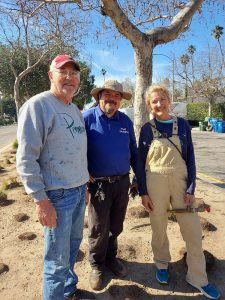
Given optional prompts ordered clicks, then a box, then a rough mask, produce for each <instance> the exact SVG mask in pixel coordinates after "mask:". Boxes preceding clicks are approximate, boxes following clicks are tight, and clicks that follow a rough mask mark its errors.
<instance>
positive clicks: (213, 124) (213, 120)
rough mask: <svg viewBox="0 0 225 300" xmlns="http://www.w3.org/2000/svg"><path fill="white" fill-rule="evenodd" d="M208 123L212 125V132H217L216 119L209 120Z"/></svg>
mask: <svg viewBox="0 0 225 300" xmlns="http://www.w3.org/2000/svg"><path fill="white" fill-rule="evenodd" d="M209 123H210V124H212V127H213V132H217V123H218V119H217V118H209Z"/></svg>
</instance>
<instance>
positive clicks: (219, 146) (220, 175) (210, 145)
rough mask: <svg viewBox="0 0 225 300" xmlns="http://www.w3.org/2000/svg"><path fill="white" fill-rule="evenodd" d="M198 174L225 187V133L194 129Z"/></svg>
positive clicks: (205, 179)
mask: <svg viewBox="0 0 225 300" xmlns="http://www.w3.org/2000/svg"><path fill="white" fill-rule="evenodd" d="M192 138H193V142H194V148H195V158H196V166H197V173H198V174H197V175H198V177H199V178H201V179H203V180H204V181H206V182H210V183H213V184H215V185H217V186H220V187H223V188H225V133H214V132H206V131H197V130H196V129H195V130H192Z"/></svg>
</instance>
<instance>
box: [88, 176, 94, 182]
mask: <svg viewBox="0 0 225 300" xmlns="http://www.w3.org/2000/svg"><path fill="white" fill-rule="evenodd" d="M89 181H90V182H92V183H93V182H95V178H94V177H93V176H91V175H89Z"/></svg>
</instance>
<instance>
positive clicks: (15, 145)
mask: <svg viewBox="0 0 225 300" xmlns="http://www.w3.org/2000/svg"><path fill="white" fill-rule="evenodd" d="M12 148H13V149H17V148H18V141H17V140H15V141H14V142H13V143H12Z"/></svg>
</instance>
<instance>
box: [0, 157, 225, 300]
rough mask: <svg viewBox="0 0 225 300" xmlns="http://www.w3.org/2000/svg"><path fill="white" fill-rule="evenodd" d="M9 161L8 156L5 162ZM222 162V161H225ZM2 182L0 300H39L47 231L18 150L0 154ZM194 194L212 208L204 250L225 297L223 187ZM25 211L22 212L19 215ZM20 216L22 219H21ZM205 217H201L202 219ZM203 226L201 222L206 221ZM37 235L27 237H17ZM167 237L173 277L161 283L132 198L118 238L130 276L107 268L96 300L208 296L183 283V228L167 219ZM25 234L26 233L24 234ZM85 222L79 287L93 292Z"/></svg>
mask: <svg viewBox="0 0 225 300" xmlns="http://www.w3.org/2000/svg"><path fill="white" fill-rule="evenodd" d="M7 159H8V160H7ZM223 163H224V162H223ZM0 166H1V167H2V168H0V186H2V185H5V186H6V184H7V183H9V181H10V182H11V185H9V187H8V189H7V190H6V191H7V196H8V197H7V200H5V201H0V240H1V243H0V273H1V274H0V300H41V293H42V267H43V256H42V254H43V234H42V227H41V226H40V224H39V223H38V221H37V217H36V214H35V207H34V203H33V201H32V200H31V199H30V198H29V197H28V196H27V195H26V193H25V192H24V189H23V187H22V185H21V184H19V185H18V183H17V182H19V178H18V177H17V173H16V170H15V153H13V151H7V152H6V153H4V154H2V155H1V157H0ZM196 197H197V198H198V199H199V200H200V199H201V200H204V201H205V202H206V203H207V204H209V205H210V206H211V212H210V213H207V212H204V213H200V216H201V217H202V218H205V219H206V220H207V221H208V222H210V223H211V225H210V224H204V226H203V225H202V226H203V227H204V230H203V249H204V250H207V251H209V252H210V253H211V254H213V256H214V257H215V261H214V263H213V264H212V265H211V266H210V270H209V271H208V276H209V280H210V282H212V283H214V284H216V285H217V287H218V289H219V290H220V292H221V294H222V297H221V299H225V284H224V280H225V250H224V249H225V238H224V237H225V221H224V219H225V209H224V201H225V191H224V190H223V189H221V188H218V187H216V186H213V185H210V184H206V183H204V182H202V181H200V180H198V181H197V191H196ZM21 213H23V214H25V216H21V215H19V216H18V214H21ZM19 217H21V218H22V220H23V221H20V222H19V220H18V218H19ZM202 221H203V220H202ZM202 224H203V222H202ZM24 233H33V234H31V235H30V236H29V235H27V236H28V240H27V239H24V237H20V238H19V236H20V235H21V234H24ZM168 235H169V240H170V248H171V255H172V261H171V264H170V274H171V281H170V284H169V285H168V286H160V285H159V284H158V283H157V282H156V280H155V267H154V264H153V256H152V251H151V246H150V239H151V226H150V222H149V217H148V214H146V213H145V211H144V210H143V208H142V206H141V204H140V199H139V198H138V197H136V198H135V200H133V199H130V202H129V206H128V210H127V215H126V220H125V224H124V231H123V233H122V234H121V236H120V238H119V257H120V258H121V259H123V260H124V261H126V264H127V266H128V270H129V275H128V276H127V277H125V278H124V279H122V280H121V279H118V278H116V277H115V276H114V275H113V274H112V273H111V272H110V271H107V272H106V278H105V281H104V289H103V290H101V291H100V292H96V293H95V294H96V299H99V300H100V299H101V300H111V299H115V300H117V299H118V300H124V299H127V300H128V299H130V300H131V299H133V300H134V299H135V300H141V299H156V300H160V299H170V300H180V299H205V297H204V296H201V295H200V293H199V292H198V291H197V290H196V289H194V288H192V287H191V286H189V285H188V284H187V283H186V282H185V272H186V265H185V262H184V259H183V254H182V253H181V249H182V248H183V247H184V242H183V241H182V238H181V234H180V231H179V227H178V225H177V223H176V222H174V221H171V220H169V224H168ZM25 238H26V236H25ZM87 249H88V240H87V224H86V222H85V225H84V238H83V241H82V245H81V251H80V253H79V257H78V263H77V264H76V272H77V274H78V277H79V287H80V288H83V289H87V290H90V287H89V283H88V277H89V271H90V266H89V263H88V256H87Z"/></svg>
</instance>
